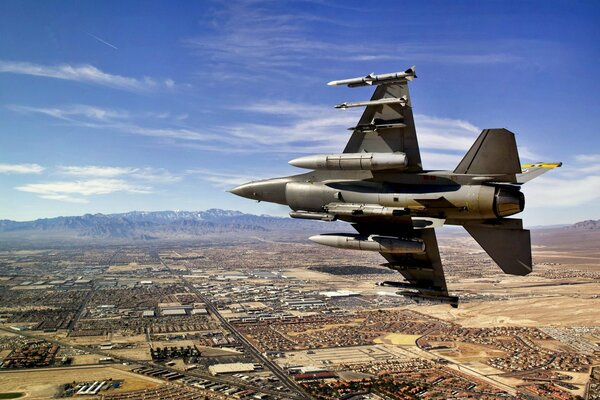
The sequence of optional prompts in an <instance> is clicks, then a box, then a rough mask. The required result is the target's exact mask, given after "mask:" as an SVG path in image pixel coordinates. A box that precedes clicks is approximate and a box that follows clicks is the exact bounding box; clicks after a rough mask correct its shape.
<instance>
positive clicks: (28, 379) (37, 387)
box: [0, 366, 162, 399]
mask: <svg viewBox="0 0 600 400" xmlns="http://www.w3.org/2000/svg"><path fill="white" fill-rule="evenodd" d="M110 378H112V379H113V380H115V379H123V380H124V382H123V386H122V387H121V388H119V389H117V390H115V391H114V393H118V392H124V391H129V390H138V389H144V388H149V387H156V386H159V385H160V384H162V382H161V381H160V380H158V379H152V378H148V377H146V376H143V375H138V374H135V373H133V372H130V371H126V370H121V369H117V368H115V367H109V366H98V367H69V368H45V369H35V370H34V369H29V370H20V371H14V372H13V371H2V372H0V392H24V393H26V398H29V399H48V398H52V397H53V396H54V395H55V394H56V392H57V390H58V388H59V387H60V385H61V384H65V383H71V382H74V381H77V382H80V381H95V380H108V379H110Z"/></svg>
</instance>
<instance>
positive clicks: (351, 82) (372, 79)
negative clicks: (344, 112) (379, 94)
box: [327, 65, 417, 87]
mask: <svg viewBox="0 0 600 400" xmlns="http://www.w3.org/2000/svg"><path fill="white" fill-rule="evenodd" d="M416 77H417V73H416V67H415V66H414V65H413V66H412V67H410V68H409V69H407V70H406V71H401V72H392V73H390V74H379V75H375V73H371V74H369V75H367V76H361V77H358V78H350V79H342V80H340V81H331V82H328V83H327V85H328V86H342V85H347V86H348V87H358V86H366V85H373V84H376V85H382V84H390V83H394V82H402V81H412V80H413V79H414V78H416Z"/></svg>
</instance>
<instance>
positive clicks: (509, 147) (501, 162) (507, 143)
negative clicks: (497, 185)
mask: <svg viewBox="0 0 600 400" xmlns="http://www.w3.org/2000/svg"><path fill="white" fill-rule="evenodd" d="M454 173H456V174H474V175H514V174H520V173H521V162H520V161H519V152H518V151H517V143H516V141H515V134H514V133H512V132H511V131H509V130H507V129H504V128H502V129H484V130H483V131H482V132H481V134H480V135H479V137H478V138H477V140H476V141H475V143H473V146H471V148H470V149H469V151H468V152H467V154H466V155H465V157H464V158H463V159H462V161H461V162H460V164H458V167H456V169H455V170H454Z"/></svg>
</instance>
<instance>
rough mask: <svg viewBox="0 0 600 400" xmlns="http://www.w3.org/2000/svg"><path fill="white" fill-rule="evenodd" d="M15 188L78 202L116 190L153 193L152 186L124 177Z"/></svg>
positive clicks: (50, 197) (43, 196)
mask: <svg viewBox="0 0 600 400" xmlns="http://www.w3.org/2000/svg"><path fill="white" fill-rule="evenodd" d="M15 189H17V190H19V191H22V192H27V193H34V194H37V195H38V196H40V197H41V198H44V199H49V200H60V201H68V202H78V203H83V202H87V200H86V199H85V197H89V196H94V195H105V194H110V193H115V192H124V193H133V194H148V193H152V190H151V188H150V187H147V186H140V185H136V184H132V183H130V182H127V181H125V180H122V179H87V180H77V181H54V182H41V183H28V184H25V185H21V186H17V187H15ZM75 196H84V197H75Z"/></svg>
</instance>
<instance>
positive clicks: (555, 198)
mask: <svg viewBox="0 0 600 400" xmlns="http://www.w3.org/2000/svg"><path fill="white" fill-rule="evenodd" d="M551 161H554V160H551ZM523 191H524V192H525V193H526V194H527V201H528V203H529V204H533V205H534V206H535V207H540V208H549V207H562V208H567V207H580V206H584V205H587V206H588V207H589V206H590V205H593V204H597V203H598V201H600V154H580V155H576V156H575V157H574V161H573V162H570V163H569V162H566V163H565V164H564V165H563V167H561V168H558V169H555V170H551V171H549V172H548V173H547V174H546V175H544V176H542V177H541V178H538V179H535V180H533V181H531V182H530V183H528V184H527V185H525V186H524V190H523Z"/></svg>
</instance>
